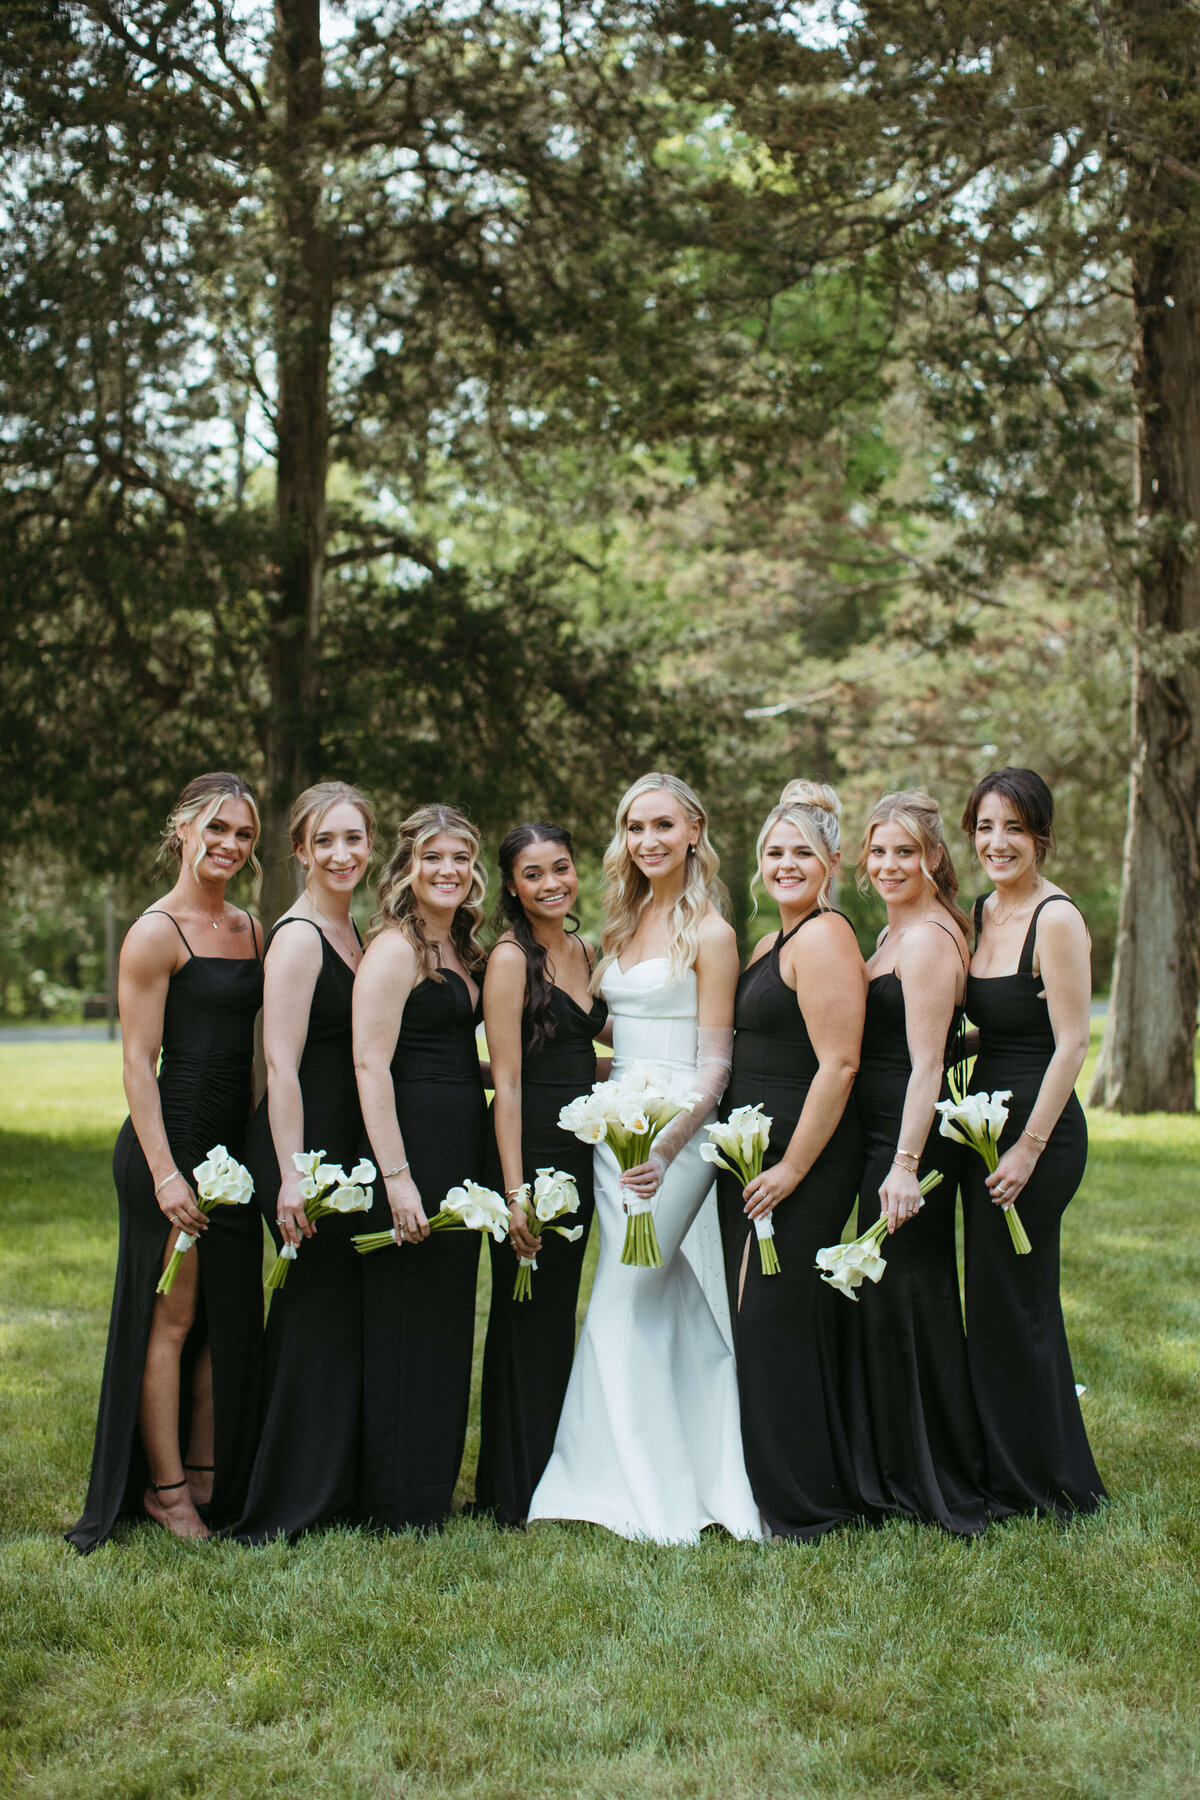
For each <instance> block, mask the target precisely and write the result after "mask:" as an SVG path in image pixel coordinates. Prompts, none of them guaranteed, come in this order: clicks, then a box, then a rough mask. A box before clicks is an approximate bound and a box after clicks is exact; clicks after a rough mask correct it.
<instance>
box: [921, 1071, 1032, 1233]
mask: <svg viewBox="0 0 1200 1800" xmlns="http://www.w3.org/2000/svg"><path fill="white" fill-rule="evenodd" d="M1011 1099H1012V1089H1011V1088H998V1089H997V1090H996V1092H995V1093H994V1094H967V1095H965V1096H964V1097H963V1099H961V1100H939V1101H938V1103H937V1110H938V1111H939V1112H940V1113H941V1115H942V1122H941V1125H940V1126H939V1127H938V1129H939V1130H940V1132H941V1134H942V1136H943V1137H948V1138H953V1139H954V1141H955V1143H956V1144H965V1145H966V1146H967V1148H968V1149H969V1150H977V1151H978V1152H979V1154H980V1156H982V1158H983V1160H984V1163H985V1165H986V1167H987V1169H988V1172H989V1174H990V1173H991V1172H992V1171H993V1170H994V1169H995V1168H996V1167H997V1165H998V1164H999V1161H1000V1137H1001V1133H1002V1132H1003V1130H1004V1127H1005V1125H1006V1124H1007V1122H1008V1108H1007V1106H1006V1105H1005V1104H1004V1102H1005V1101H1006V1100H1011ZM1003 1211H1004V1217H1005V1221H1006V1223H1007V1225H1008V1235H1009V1237H1010V1238H1011V1239H1012V1245H1013V1249H1014V1250H1015V1251H1016V1253H1017V1255H1018V1256H1026V1255H1027V1254H1028V1253H1029V1251H1030V1250H1032V1249H1033V1245H1032V1244H1031V1243H1030V1241H1029V1236H1028V1234H1027V1232H1026V1230H1025V1227H1024V1225H1022V1223H1021V1219H1020V1215H1019V1214H1018V1212H1017V1209H1016V1206H1015V1205H1014V1204H1013V1202H1012V1201H1011V1200H1007V1201H1005V1203H1004V1207H1003Z"/></svg>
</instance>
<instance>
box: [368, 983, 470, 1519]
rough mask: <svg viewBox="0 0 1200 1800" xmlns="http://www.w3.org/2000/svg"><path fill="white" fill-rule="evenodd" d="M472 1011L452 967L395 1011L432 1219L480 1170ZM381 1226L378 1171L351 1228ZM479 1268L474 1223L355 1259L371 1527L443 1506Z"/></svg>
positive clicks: (408, 1136)
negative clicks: (359, 1273)
mask: <svg viewBox="0 0 1200 1800" xmlns="http://www.w3.org/2000/svg"><path fill="white" fill-rule="evenodd" d="M479 1017H480V1010H479V1006H478V1004H477V1003H476V1004H472V1001H471V996H470V990H469V989H468V987H467V984H466V982H465V981H464V980H463V978H462V976H461V975H459V974H458V973H457V972H456V971H455V970H453V969H443V970H441V971H440V979H434V978H433V977H428V978H426V979H425V980H424V981H421V982H418V984H417V985H416V987H414V988H413V990H412V992H411V993H410V995H409V997H408V1000H407V1002H406V1003H405V1007H404V1016H403V1018H402V1019H401V1021H400V1036H399V1039H398V1041H397V1043H396V1049H395V1052H394V1054H393V1056H392V1080H393V1084H394V1087H395V1094H396V1116H397V1118H398V1119H399V1121H400V1131H401V1135H402V1137H403V1139H404V1154H405V1156H406V1157H407V1159H408V1163H409V1167H410V1169H411V1172H412V1178H413V1180H414V1181H415V1182H416V1185H417V1189H418V1191H419V1193H420V1195H421V1200H422V1202H423V1204H424V1207H425V1212H426V1216H427V1217H430V1218H432V1216H433V1214H434V1213H435V1212H436V1211H437V1210H438V1208H439V1207H440V1205H441V1203H442V1201H443V1200H444V1199H445V1197H446V1195H447V1193H448V1192H449V1190H450V1189H451V1188H452V1187H458V1186H460V1185H461V1184H462V1182H463V1181H464V1180H465V1179H466V1178H467V1177H470V1179H471V1180H473V1181H479V1180H481V1179H482V1176H483V1152H484V1128H485V1124H486V1118H487V1103H486V1101H485V1098H484V1091H483V1072H482V1070H481V1069H480V1066H479V1052H478V1049H477V1047H476V1043H475V1027H476V1025H477V1023H478V1022H479ZM366 1153H367V1154H371V1153H370V1152H369V1151H368V1152H366ZM374 1160H375V1162H376V1165H377V1166H378V1164H379V1159H378V1157H375V1158H374ZM391 1225H392V1215H391V1211H390V1209H389V1207H388V1203H387V1196H386V1194H385V1192H384V1188H383V1183H382V1181H381V1182H379V1184H378V1185H377V1187H376V1190H375V1205H374V1207H373V1209H372V1211H371V1213H370V1215H369V1216H368V1218H367V1219H366V1221H365V1222H363V1223H362V1224H360V1225H359V1227H358V1229H359V1230H361V1231H386V1230H389V1229H390V1228H391ZM478 1268H479V1233H478V1232H476V1231H438V1232H434V1233H432V1235H431V1236H430V1237H428V1238H426V1239H425V1240H424V1241H423V1242H421V1243H419V1244H401V1245H399V1246H397V1247H396V1248H395V1249H392V1248H388V1249H384V1250H376V1251H375V1252H374V1253H373V1254H372V1255H370V1256H367V1257H365V1258H364V1259H363V1446H362V1464H361V1485H360V1503H361V1507H362V1512H363V1515H364V1517H365V1519H366V1520H367V1521H368V1522H369V1523H370V1524H371V1525H372V1526H373V1527H374V1528H375V1529H376V1530H379V1531H400V1530H403V1529H404V1528H405V1527H406V1526H416V1527H418V1528H431V1527H437V1526H440V1525H441V1524H442V1523H443V1522H444V1521H445V1519H446V1516H447V1514H448V1513H449V1511H450V1506H451V1502H452V1500H453V1498H454V1484H455V1482H456V1481H457V1479H458V1471H459V1466H460V1464H461V1462H462V1455H463V1446H464V1443H465V1441H466V1434H467V1407H468V1402H469V1400H470V1392H471V1355H472V1351H473V1348H474V1332H475V1280H476V1274H477V1272H478Z"/></svg>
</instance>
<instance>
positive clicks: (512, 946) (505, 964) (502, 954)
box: [488, 931, 525, 969]
mask: <svg viewBox="0 0 1200 1800" xmlns="http://www.w3.org/2000/svg"><path fill="white" fill-rule="evenodd" d="M493 963H495V965H496V967H497V968H501V969H504V968H511V969H517V968H521V969H523V968H524V966H525V952H524V950H522V948H521V946H520V944H518V942H517V940H516V938H515V937H513V935H512V933H511V932H508V931H506V932H505V934H504V936H503V937H501V938H497V939H496V942H495V943H494V944H493V945H492V947H491V949H490V950H489V951H488V968H489V969H490V968H491V967H492V964H493Z"/></svg>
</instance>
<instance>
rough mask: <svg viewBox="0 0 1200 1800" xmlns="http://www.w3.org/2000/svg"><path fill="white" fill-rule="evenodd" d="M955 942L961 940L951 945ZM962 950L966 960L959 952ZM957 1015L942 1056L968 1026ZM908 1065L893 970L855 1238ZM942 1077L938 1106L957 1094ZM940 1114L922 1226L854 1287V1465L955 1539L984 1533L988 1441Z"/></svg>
mask: <svg viewBox="0 0 1200 1800" xmlns="http://www.w3.org/2000/svg"><path fill="white" fill-rule="evenodd" d="M955 943H956V946H957V939H956V940H955ZM960 954H961V952H960ZM961 1017H962V1014H961V1010H960V1011H959V1012H958V1013H956V1015H955V1018H954V1021H953V1024H952V1026H951V1029H950V1035H949V1038H948V1040H947V1045H946V1060H947V1061H949V1060H950V1057H951V1055H952V1050H953V1045H954V1043H955V1039H956V1037H957V1033H958V1026H959V1022H960V1020H961ZM911 1074H912V1062H911V1059H910V1057H909V1052H908V1034H907V1029H906V1021H905V1008H904V988H903V985H902V984H901V981H900V978H899V976H898V975H896V974H895V972H894V971H889V972H888V973H887V974H885V975H876V976H875V977H874V979H873V980H872V981H871V983H870V985H869V987H868V989H867V1017H866V1025H865V1028H864V1031H863V1044H862V1056H861V1060H860V1062H859V1069H858V1077H857V1080H856V1081H855V1085H854V1099H855V1104H856V1106H857V1109H858V1117H859V1122H860V1124H861V1126H862V1134H863V1151H864V1157H865V1160H864V1163H863V1170H862V1179H861V1184H860V1193H861V1198H860V1200H859V1209H858V1231H859V1234H860V1235H861V1234H862V1232H864V1231H866V1230H867V1229H868V1228H869V1227H870V1226H871V1225H873V1224H874V1223H875V1222H876V1220H877V1219H878V1218H879V1190H880V1188H881V1187H882V1185H883V1183H884V1181H885V1180H886V1178H887V1174H888V1171H889V1169H890V1168H891V1165H892V1160H893V1158H894V1157H895V1154H896V1150H897V1147H898V1145H899V1142H900V1126H901V1121H902V1119H903V1115H904V1103H905V1099H906V1097H907V1094H908V1083H909V1078H910V1076H911ZM949 1092H950V1088H949V1083H948V1081H947V1080H946V1079H945V1078H944V1077H943V1081H942V1090H941V1094H940V1096H939V1098H940V1099H943V1100H944V1099H947V1098H948V1097H949ZM939 1124H940V1116H939V1115H938V1114H936V1113H935V1115H934V1120H933V1124H932V1125H931V1126H930V1129H929V1135H928V1137H927V1138H926V1140H925V1144H924V1146H923V1147H922V1150H921V1160H920V1164H919V1167H918V1169H917V1175H918V1178H922V1177H924V1176H925V1175H927V1174H928V1173H929V1172H930V1171H931V1170H933V1169H939V1170H941V1172H942V1183H941V1185H940V1186H939V1187H936V1188H934V1190H933V1191H932V1193H930V1194H929V1195H928V1196H927V1198H926V1200H925V1204H924V1206H923V1207H922V1208H921V1210H920V1212H919V1213H918V1214H917V1215H916V1217H915V1218H912V1219H909V1220H908V1221H907V1222H906V1223H905V1224H903V1225H901V1226H899V1227H898V1229H897V1230H896V1231H894V1232H893V1233H892V1235H891V1236H890V1237H885V1238H884V1240H883V1243H882V1245H881V1246H880V1248H881V1251H882V1253H883V1255H884V1257H885V1259H886V1261H887V1270H886V1273H885V1274H884V1275H883V1277H882V1278H881V1279H880V1281H879V1282H878V1283H872V1282H870V1281H864V1282H863V1284H862V1286H861V1287H860V1288H859V1290H858V1297H859V1305H858V1308H857V1310H856V1313H855V1318H854V1326H855V1329H856V1330H857V1332H858V1351H859V1353H860V1355H861V1386H862V1391H863V1392H864V1393H865V1396H866V1403H867V1411H866V1424H867V1428H868V1430H867V1440H869V1441H864V1440H860V1439H856V1446H855V1448H856V1461H857V1463H858V1466H859V1468H860V1474H861V1475H862V1479H863V1480H864V1484H866V1483H867V1482H868V1476H867V1473H866V1471H867V1470H869V1471H871V1474H872V1475H877V1477H878V1479H879V1481H880V1483H881V1492H880V1500H881V1503H882V1506H883V1508H884V1510H886V1511H888V1512H895V1513H899V1514H901V1515H903V1516H904V1517H906V1518H911V1519H918V1520H921V1521H923V1522H924V1523H926V1524H933V1525H941V1526H943V1527H944V1528H945V1529H946V1530H947V1531H953V1532H958V1533H961V1534H963V1535H972V1534H974V1533H976V1532H979V1531H982V1530H983V1529H984V1527H985V1526H986V1525H987V1523H988V1520H989V1517H990V1513H989V1510H988V1504H987V1500H986V1498H985V1494H984V1487H985V1475H986V1470H985V1461H984V1453H983V1436H982V1433H981V1431H980V1427H979V1419H978V1416H977V1414H976V1411H975V1402H974V1399H973V1397H972V1393H971V1379H970V1374H969V1372H968V1369H967V1346H966V1339H965V1336H964V1333H963V1315H962V1301H961V1298H960V1295H959V1287H958V1258H957V1252H956V1249H955V1242H954V1213H955V1197H956V1194H957V1190H958V1167H959V1158H958V1156H957V1155H956V1150H957V1149H958V1146H956V1145H955V1144H953V1143H952V1142H951V1141H950V1140H949V1139H948V1138H944V1137H941V1136H940V1135H939V1132H938V1126H939Z"/></svg>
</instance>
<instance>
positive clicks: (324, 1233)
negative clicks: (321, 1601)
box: [236, 918, 366, 1543]
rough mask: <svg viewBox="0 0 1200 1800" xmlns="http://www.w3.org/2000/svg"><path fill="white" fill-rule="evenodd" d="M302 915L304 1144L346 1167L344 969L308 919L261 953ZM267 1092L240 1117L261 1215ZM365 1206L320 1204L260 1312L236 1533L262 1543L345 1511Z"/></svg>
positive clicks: (352, 1110)
mask: <svg viewBox="0 0 1200 1800" xmlns="http://www.w3.org/2000/svg"><path fill="white" fill-rule="evenodd" d="M296 925H300V926H307V927H308V929H310V930H312V931H315V932H316V934H317V936H318V937H319V938H320V940H321V972H320V974H319V975H318V976H317V982H316V986H315V987H314V989H313V996H312V1003H311V1006H310V1008H309V1014H308V1035H307V1037H306V1038H305V1041H304V1051H303V1054H302V1055H301V1058H300V1069H299V1076H300V1095H301V1099H302V1101H303V1106H304V1148H305V1149H306V1150H323V1151H324V1152H325V1155H326V1158H327V1160H328V1161H330V1162H336V1163H341V1165H342V1167H343V1168H344V1169H346V1170H347V1171H349V1170H350V1169H351V1168H352V1167H353V1166H354V1164H355V1162H357V1160H358V1156H359V1151H360V1149H361V1146H362V1135H363V1124H362V1110H361V1108H360V1106H359V1103H358V1086H357V1083H356V1081H355V1078H354V1049H353V1045H352V1042H351V1024H350V1008H351V999H352V996H353V993H354V970H353V969H352V968H351V967H350V965H349V964H348V963H347V962H346V961H345V960H344V959H343V958H342V957H340V956H339V955H338V953H337V951H336V950H335V949H334V947H333V945H332V944H331V943H330V942H329V939H328V938H327V937H326V936H325V933H324V932H323V931H322V930H321V928H320V926H319V925H317V924H316V922H315V921H314V920H312V919H300V918H286V919H280V920H279V922H278V924H276V925H275V927H274V929H273V930H272V932H271V935H270V937H269V938H268V939H267V944H266V949H265V950H264V952H263V960H264V961H265V960H266V958H267V957H268V956H269V955H270V951H271V945H272V944H273V943H274V942H275V939H276V937H277V936H278V935H279V933H280V932H281V931H283V930H284V929H285V927H287V926H296ZM269 1097H270V1096H269V1091H268V1093H267V1094H264V1096H263V1098H262V1100H261V1102H260V1103H259V1106H258V1110H257V1111H256V1112H255V1114H254V1117H253V1119H252V1120H251V1122H250V1129H249V1132H248V1133H247V1137H246V1163H247V1167H248V1168H249V1170H250V1172H251V1174H252V1175H253V1176H254V1192H255V1195H256V1197H257V1199H258V1202H259V1205H260V1206H261V1208H262V1213H263V1217H264V1218H265V1220H266V1222H267V1225H268V1227H269V1229H270V1232H271V1236H272V1237H273V1238H274V1239H275V1242H276V1247H278V1245H279V1243H280V1241H281V1240H280V1237H279V1229H278V1226H277V1224H276V1221H275V1208H276V1203H277V1201H278V1198H279V1163H278V1161H277V1159H276V1156H275V1144H274V1140H273V1139H272V1136H271V1119H270V1113H269V1110H268V1101H269ZM365 1217H366V1214H365V1213H347V1214H339V1213H330V1214H328V1215H327V1216H326V1217H325V1218H323V1219H319V1220H318V1221H317V1223H316V1227H315V1235H314V1236H313V1237H310V1238H305V1239H304V1240H303V1242H302V1243H301V1245H300V1248H299V1253H298V1255H297V1257H296V1260H295V1262H294V1263H293V1264H292V1266H291V1268H290V1269H289V1271H288V1278H287V1282H286V1284H285V1285H284V1286H283V1287H282V1288H279V1289H278V1290H277V1291H276V1292H275V1293H274V1294H273V1295H272V1296H271V1309H270V1312H269V1314H268V1316H267V1336H266V1377H265V1382H264V1402H265V1406H264V1413H263V1425H262V1436H261V1437H260V1439H259V1445H258V1452H257V1455H256V1456H255V1458H254V1468H253V1470H252V1472H251V1476H250V1486H249V1490H248V1492H247V1495H246V1506H245V1511H244V1512H243V1514H242V1517H241V1519H240V1520H239V1522H238V1525H237V1527H236V1535H237V1536H238V1537H239V1538H241V1539H242V1540H243V1541H244V1542H246V1543H262V1542H263V1541H264V1540H265V1539H267V1538H272V1537H277V1536H279V1534H280V1533H284V1534H286V1535H287V1536H288V1537H296V1536H298V1535H299V1534H300V1533H301V1532H302V1531H307V1530H310V1529H311V1528H313V1527H314V1526H319V1525H325V1524H329V1523H331V1522H332V1521H334V1520H340V1519H349V1518H352V1517H354V1515H355V1511H356V1507H357V1497H358V1456H359V1439H360V1436H361V1432H360V1423H359V1415H360V1412H361V1407H362V1275H363V1258H362V1257H361V1256H359V1254H358V1252H357V1251H356V1250H355V1248H354V1246H353V1244H352V1243H351V1242H350V1239H351V1237H352V1235H353V1234H354V1233H355V1232H356V1231H362V1230H363V1229H364V1223H363V1221H364V1219H365Z"/></svg>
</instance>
